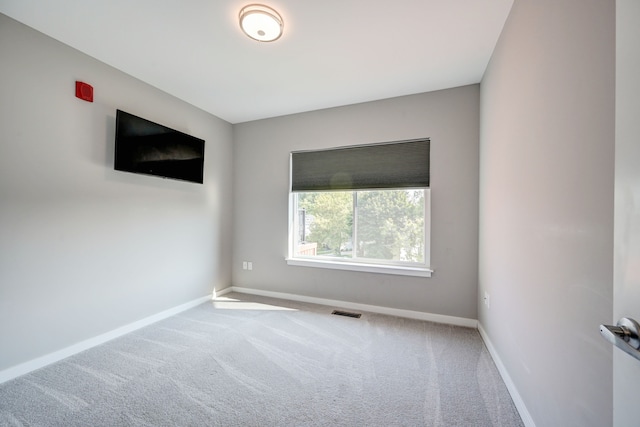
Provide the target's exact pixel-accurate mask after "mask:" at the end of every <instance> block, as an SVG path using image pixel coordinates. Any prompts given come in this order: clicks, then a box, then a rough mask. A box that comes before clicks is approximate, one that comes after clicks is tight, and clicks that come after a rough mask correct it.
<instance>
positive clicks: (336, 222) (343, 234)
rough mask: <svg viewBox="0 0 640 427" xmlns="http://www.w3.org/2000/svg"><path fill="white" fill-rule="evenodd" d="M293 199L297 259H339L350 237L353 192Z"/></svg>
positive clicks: (310, 195) (304, 195) (313, 194)
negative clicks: (295, 216)
mask: <svg viewBox="0 0 640 427" xmlns="http://www.w3.org/2000/svg"><path fill="white" fill-rule="evenodd" d="M296 196H297V199H298V206H297V208H298V209H297V215H298V226H297V244H296V255H302V256H309V255H323V256H332V257H342V256H343V254H342V253H341V248H342V249H344V244H345V243H346V242H347V241H350V240H351V236H352V230H353V192H351V191H336V192H309V193H297V194H296ZM344 256H347V255H346V254H345V255H344ZM348 256H350V254H349V255H348Z"/></svg>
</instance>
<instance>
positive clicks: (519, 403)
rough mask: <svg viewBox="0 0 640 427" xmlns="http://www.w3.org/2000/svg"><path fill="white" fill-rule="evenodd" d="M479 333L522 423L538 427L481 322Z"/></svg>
mask: <svg viewBox="0 0 640 427" xmlns="http://www.w3.org/2000/svg"><path fill="white" fill-rule="evenodd" d="M478 332H480V336H481V337H482V340H483V341H484V344H485V345H486V346H487V349H488V350H489V354H491V358H492V359H493V361H494V363H495V364H496V367H497V368H498V372H500V376H501V377H502V380H503V381H504V383H505V385H506V386H507V390H509V394H510V395H511V399H513V403H514V405H516V409H517V410H518V413H519V414H520V418H522V422H523V423H524V425H525V426H526V427H536V424H535V423H534V422H533V418H531V414H530V413H529V411H528V410H527V407H526V406H525V404H524V401H523V400H522V397H521V396H520V393H518V389H517V388H516V385H515V384H514V383H513V380H512V379H511V377H510V376H509V373H508V372H507V368H506V367H505V366H504V364H503V363H502V360H501V359H500V356H498V353H497V352H496V349H495V347H494V346H493V344H492V343H491V340H490V339H489V336H488V335H487V333H486V331H485V330H484V328H483V327H482V324H481V323H480V322H478Z"/></svg>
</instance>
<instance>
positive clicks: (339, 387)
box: [0, 294, 523, 427]
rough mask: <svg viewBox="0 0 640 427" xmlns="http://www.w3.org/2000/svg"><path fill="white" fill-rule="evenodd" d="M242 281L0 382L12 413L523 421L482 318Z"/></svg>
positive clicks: (221, 421)
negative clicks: (389, 309)
mask: <svg viewBox="0 0 640 427" xmlns="http://www.w3.org/2000/svg"><path fill="white" fill-rule="evenodd" d="M332 309H333V308H332V307H327V306H321V305H315V304H305V303H299V302H292V301H283V300H278V299H272V298H265V297H257V296H250V295H243V294H228V295H226V296H225V297H222V298H220V299H218V300H216V301H212V302H208V303H205V304H202V305H200V306H198V307H195V308H193V309H190V310H188V311H185V312H182V313H180V314H178V315H175V316H173V317H170V318H167V319H165V320H162V321H160V322H157V323H154V324H153V325H151V326H148V327H145V328H142V329H139V330H137V331H135V332H132V333H130V334H128V335H125V336H123V337H120V338H117V339H115V340H112V341H109V342H107V343H105V344H103V345H100V346H97V347H94V348H92V349H89V350H87V351H84V352H82V353H79V354H77V355H74V356H72V357H69V358H67V359H64V360H62V361H60V362H58V363H55V364H52V365H49V366H47V367H45V368H42V369H40V370H37V371H34V372H32V373H29V374H27V375H24V376H22V377H19V378H16V379H14V380H11V381H8V382H6V383H4V384H0V426H48V427H49V426H50V427H54V426H65V427H68V426H385V427H386V426H434V427H435V426H465V427H474V426H504V427H507V426H508V427H511V426H523V423H522V421H521V419H520V417H519V415H518V412H517V410H516V408H515V406H514V404H513V401H512V400H511V397H510V395H509V393H508V391H507V389H506V387H505V384H504V383H503V381H502V379H501V377H500V375H499V373H498V371H497V369H496V367H495V365H494V363H493V361H492V359H491V357H490V356H489V353H488V351H487V349H486V348H485V346H484V343H483V342H482V339H481V338H480V335H479V334H478V331H477V330H475V329H469V328H463V327H456V326H450V325H442V324H437V323H431V322H425V321H419V320H411V319H403V318H398V317H393V316H385V315H379V314H373V313H362V317H360V318H359V319H356V318H350V317H343V316H337V315H332V314H331V311H332Z"/></svg>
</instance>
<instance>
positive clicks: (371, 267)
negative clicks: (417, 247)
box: [286, 258, 433, 277]
mask: <svg viewBox="0 0 640 427" xmlns="http://www.w3.org/2000/svg"><path fill="white" fill-rule="evenodd" d="M286 261H287V264H288V265H294V266H297V267H314V268H330V269H334V270H349V271H364V272H367V273H380V274H396V275H399V276H415V277H431V274H432V273H433V270H430V269H428V268H419V267H401V266H396V265H380V264H362V263H355V262H334V261H328V260H312V259H302V258H286Z"/></svg>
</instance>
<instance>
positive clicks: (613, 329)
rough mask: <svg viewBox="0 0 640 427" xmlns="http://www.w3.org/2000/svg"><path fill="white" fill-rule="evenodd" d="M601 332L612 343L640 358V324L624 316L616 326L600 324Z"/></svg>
mask: <svg viewBox="0 0 640 427" xmlns="http://www.w3.org/2000/svg"><path fill="white" fill-rule="evenodd" d="M600 334H601V335H602V336H603V337H604V339H606V340H607V341H609V342H610V343H611V344H613V345H615V346H616V347H618V348H619V349H620V350H622V351H624V352H625V353H627V354H628V355H630V356H633V357H635V358H636V359H638V360H640V324H638V322H636V321H635V320H633V319H630V318H628V317H623V318H622V319H620V320H618V324H617V325H616V326H610V325H600Z"/></svg>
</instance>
